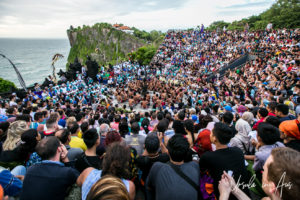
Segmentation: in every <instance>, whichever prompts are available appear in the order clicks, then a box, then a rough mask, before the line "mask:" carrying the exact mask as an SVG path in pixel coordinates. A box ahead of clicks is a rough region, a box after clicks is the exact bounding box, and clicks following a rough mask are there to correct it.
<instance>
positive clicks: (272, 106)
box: [267, 101, 277, 117]
mask: <svg viewBox="0 0 300 200" xmlns="http://www.w3.org/2000/svg"><path fill="white" fill-rule="evenodd" d="M276 105H277V103H276V102H275V101H272V102H270V103H269V104H268V106H267V110H268V112H269V113H268V116H274V117H276V115H275V108H276Z"/></svg>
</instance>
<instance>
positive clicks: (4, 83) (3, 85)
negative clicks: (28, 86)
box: [0, 78, 16, 92]
mask: <svg viewBox="0 0 300 200" xmlns="http://www.w3.org/2000/svg"><path fill="white" fill-rule="evenodd" d="M15 89H16V86H15V84H14V83H13V82H10V81H8V80H4V79H3V78H0V92H11V91H13V90H15Z"/></svg>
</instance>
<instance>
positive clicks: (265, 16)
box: [207, 0, 300, 30]
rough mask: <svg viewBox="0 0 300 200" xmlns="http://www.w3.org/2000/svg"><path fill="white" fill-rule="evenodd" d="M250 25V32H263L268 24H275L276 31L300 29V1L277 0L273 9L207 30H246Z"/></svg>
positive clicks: (216, 25)
mask: <svg viewBox="0 0 300 200" xmlns="http://www.w3.org/2000/svg"><path fill="white" fill-rule="evenodd" d="M247 23H248V25H249V28H250V30H263V29H265V28H266V26H267V24H268V23H272V24H273V28H274V29H281V28H299V27H300V1H299V0H277V1H276V2H275V3H274V4H273V5H272V6H271V8H269V9H268V10H266V11H264V12H263V13H261V14H259V15H257V16H255V15H253V16H251V17H248V18H244V19H242V20H239V21H233V22H232V23H228V22H224V21H216V22H213V23H212V24H211V25H210V26H209V27H208V28H207V30H216V29H217V28H220V29H222V28H223V27H224V26H225V27H226V28H227V29H228V30H244V26H245V25H246V24H247Z"/></svg>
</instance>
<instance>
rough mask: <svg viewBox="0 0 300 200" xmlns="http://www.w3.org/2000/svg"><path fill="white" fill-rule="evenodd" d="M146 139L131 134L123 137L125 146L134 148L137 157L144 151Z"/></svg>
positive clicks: (142, 136) (139, 135)
mask: <svg viewBox="0 0 300 200" xmlns="http://www.w3.org/2000/svg"><path fill="white" fill-rule="evenodd" d="M145 139H146V137H145V136H144V135H141V134H136V135H135V134H132V135H126V136H125V142H126V144H127V145H129V146H131V147H132V148H134V149H135V150H136V151H137V153H138V155H141V154H142V153H143V151H144V144H145Z"/></svg>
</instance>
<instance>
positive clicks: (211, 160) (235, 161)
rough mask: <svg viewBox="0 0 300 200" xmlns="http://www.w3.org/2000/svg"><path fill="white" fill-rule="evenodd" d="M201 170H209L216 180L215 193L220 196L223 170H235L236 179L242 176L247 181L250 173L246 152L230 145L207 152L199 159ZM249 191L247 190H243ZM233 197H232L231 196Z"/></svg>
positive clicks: (243, 180) (242, 180) (242, 179)
mask: <svg viewBox="0 0 300 200" xmlns="http://www.w3.org/2000/svg"><path fill="white" fill-rule="evenodd" d="M199 165H200V170H201V171H203V172H204V171H206V170H208V172H209V174H210V175H211V177H212V178H213V180H214V184H213V185H214V193H215V195H216V196H217V198H219V190H218V184H219V181H220V180H221V177H222V174H223V171H226V172H228V171H229V170H231V171H232V172H233V177H234V179H235V181H237V180H238V178H239V177H240V176H241V179H240V181H241V182H244V183H247V182H249V181H248V178H249V177H248V175H247V171H246V166H245V159H244V154H243V152H242V150H241V149H239V148H238V147H229V148H225V149H218V150H216V151H212V152H205V153H204V154H203V155H202V156H201V157H200V161H199ZM243 191H245V192H248V191H246V190H243ZM230 199H231V198H230Z"/></svg>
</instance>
